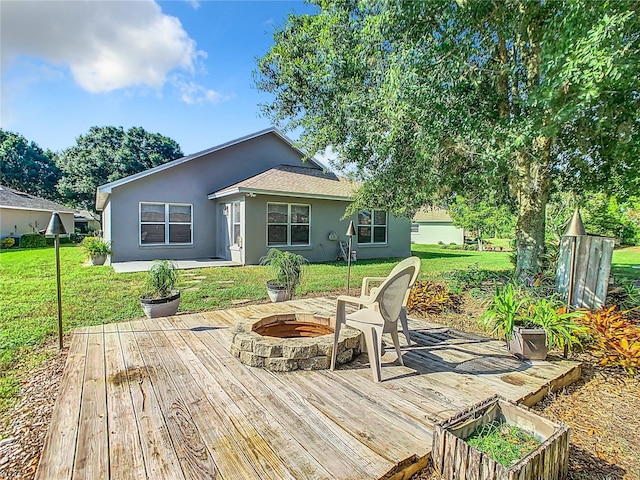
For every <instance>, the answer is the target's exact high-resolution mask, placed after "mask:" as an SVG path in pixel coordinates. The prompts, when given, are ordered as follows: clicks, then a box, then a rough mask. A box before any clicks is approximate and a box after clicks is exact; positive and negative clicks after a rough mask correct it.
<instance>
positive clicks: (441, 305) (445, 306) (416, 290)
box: [407, 280, 462, 316]
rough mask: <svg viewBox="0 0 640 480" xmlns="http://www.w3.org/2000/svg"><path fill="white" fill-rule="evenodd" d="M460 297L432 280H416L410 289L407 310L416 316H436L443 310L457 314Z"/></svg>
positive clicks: (460, 303)
mask: <svg viewBox="0 0 640 480" xmlns="http://www.w3.org/2000/svg"><path fill="white" fill-rule="evenodd" d="M461 305H462V297H461V296H460V295H458V294H457V293H453V292H451V291H450V290H449V289H448V288H447V286H446V285H444V284H442V283H438V282H434V281H433V280H418V281H417V282H416V283H415V284H414V285H413V288H412V289H411V294H410V295H409V300H408V302H407V310H408V311H410V312H411V313H413V314H418V315H422V316H425V315H437V314H439V313H442V312H444V311H445V310H451V311H454V312H457V311H459V310H460V307H461Z"/></svg>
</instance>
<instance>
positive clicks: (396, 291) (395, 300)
mask: <svg viewBox="0 0 640 480" xmlns="http://www.w3.org/2000/svg"><path fill="white" fill-rule="evenodd" d="M412 258H416V257H412ZM407 260H411V259H409V258H408V259H406V260H403V261H402V262H400V263H399V264H398V265H396V267H395V268H394V269H393V270H391V273H389V276H388V277H387V278H386V279H385V281H384V282H382V284H380V286H379V287H378V289H377V291H376V292H375V293H374V296H373V298H372V299H371V300H372V301H374V302H377V303H378V305H379V308H380V314H381V315H382V317H383V318H384V321H385V322H391V323H396V322H397V321H398V317H399V316H400V310H401V309H402V307H403V305H404V301H405V297H406V295H407V291H408V289H409V284H410V283H411V279H412V278H414V276H417V275H416V270H417V268H416V264H415V262H413V261H411V262H408V261H407ZM405 262H406V263H405ZM403 263H404V265H403V266H402V268H398V267H399V266H400V264H403Z"/></svg>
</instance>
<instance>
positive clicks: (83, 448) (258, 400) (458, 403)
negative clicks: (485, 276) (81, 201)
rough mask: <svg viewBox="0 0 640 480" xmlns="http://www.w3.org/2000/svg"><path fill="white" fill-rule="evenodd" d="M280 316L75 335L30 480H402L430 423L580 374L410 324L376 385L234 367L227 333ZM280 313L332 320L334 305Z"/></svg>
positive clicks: (192, 319)
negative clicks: (245, 322) (398, 357)
mask: <svg viewBox="0 0 640 480" xmlns="http://www.w3.org/2000/svg"><path fill="white" fill-rule="evenodd" d="M283 305H284V304H277V305H275V304H265V305H253V306H247V307H242V308H236V309H231V310H224V311H213V312H207V313H203V314H185V315H178V316H175V317H169V318H163V319H159V320H147V319H144V320H135V321H130V322H123V323H118V324H110V325H104V326H97V327H91V328H86V329H81V330H78V331H76V332H75V333H74V335H73V340H72V342H71V346H70V352H69V357H68V360H67V364H66V367H65V371H64V377H63V380H62V385H61V388H60V393H59V396H58V399H57V402H56V407H55V410H54V412H53V418H52V421H51V425H50V427H49V432H48V434H47V438H46V441H45V445H44V448H43V452H42V456H41V459H40V464H39V466H38V471H37V473H36V478H38V479H54V478H55V479H71V478H73V479H92V480H96V479H107V478H112V479H143V478H150V479H154V480H156V479H158V480H159V479H171V480H175V479H182V478H187V479H195V478H203V479H204V478H206V479H210V478H220V479H242V480H244V479H263V480H264V479H278V480H280V479H293V478H296V479H312V478H313V479H317V478H327V479H347V478H351V479H368V478H371V479H377V478H408V476H409V475H410V474H411V472H413V471H416V470H418V469H419V468H421V467H422V466H424V465H425V464H426V461H427V459H428V454H429V452H430V450H431V436H432V432H433V424H434V422H436V421H438V420H440V419H442V418H445V417H448V416H450V415H452V414H453V413H454V412H456V411H458V410H460V409H463V408H465V407H468V406H470V405H471V404H473V403H476V402H478V401H480V400H482V399H485V398H487V397H489V396H491V395H493V394H495V393H499V394H501V395H503V396H505V397H506V398H509V399H512V400H517V401H523V402H524V403H525V404H527V405H531V404H533V403H535V402H536V401H537V400H539V399H540V398H541V397H542V396H543V395H544V394H545V393H546V392H547V391H549V390H550V389H551V390H554V389H556V388H560V387H562V386H564V385H566V384H569V383H571V382H573V381H575V380H576V379H577V378H579V376H580V365H579V364H578V363H575V362H570V361H566V360H561V359H554V360H553V361H551V362H539V363H536V364H535V365H531V364H527V363H521V362H519V361H517V360H515V359H513V358H511V357H510V356H508V355H507V354H506V350H505V347H504V344H503V343H502V342H499V341H495V340H490V339H486V338H483V337H478V336H473V335H468V334H463V333H460V332H456V331H452V330H449V329H447V328H446V327H442V326H435V325H431V324H428V323H425V322H422V321H417V320H411V321H410V329H411V330H412V332H411V334H412V338H413V339H414V340H415V341H416V342H417V344H415V345H414V346H412V347H404V361H405V366H404V367H402V366H400V365H398V364H397V363H395V362H394V360H395V354H394V353H387V354H386V355H385V357H384V358H383V362H385V361H386V362H385V363H383V367H382V376H383V381H382V382H381V383H379V384H376V383H374V382H372V380H371V371H370V369H369V367H368V365H367V364H366V358H365V359H362V361H359V360H356V361H354V362H352V363H350V364H347V365H345V366H343V367H342V368H341V369H339V370H336V371H334V372H330V371H296V372H290V373H274V372H270V371H267V370H263V369H257V368H251V367H247V366H245V365H243V364H241V363H240V362H239V361H238V360H237V359H236V358H235V357H233V356H232V355H231V354H230V353H229V345H230V343H231V338H232V335H233V326H234V324H235V321H236V320H237V319H238V318H243V317H256V316H259V315H267V314H270V313H274V312H275V311H276V310H279V311H282V309H283ZM285 308H286V311H290V312H293V311H307V312H320V313H325V314H327V313H328V314H333V312H335V300H330V299H327V298H315V299H304V300H296V301H292V302H287V304H286V307H285ZM402 340H403V338H402V336H401V341H402ZM388 343H389V342H388ZM365 357H366V356H365ZM361 358H362V357H361Z"/></svg>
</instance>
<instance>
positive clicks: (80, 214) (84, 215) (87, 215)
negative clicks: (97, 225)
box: [73, 209, 100, 222]
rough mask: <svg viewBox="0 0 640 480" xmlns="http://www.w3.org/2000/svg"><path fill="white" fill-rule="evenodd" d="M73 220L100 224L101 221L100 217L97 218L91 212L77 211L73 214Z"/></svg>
mask: <svg viewBox="0 0 640 480" xmlns="http://www.w3.org/2000/svg"><path fill="white" fill-rule="evenodd" d="M73 218H74V219H76V220H87V221H89V222H91V221H94V222H99V221H100V217H99V216H97V215H96V214H95V213H93V212H90V211H89V210H80V209H76V210H75V211H74V212H73Z"/></svg>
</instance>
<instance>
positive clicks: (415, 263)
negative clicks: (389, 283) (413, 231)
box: [389, 256, 420, 307]
mask: <svg viewBox="0 0 640 480" xmlns="http://www.w3.org/2000/svg"><path fill="white" fill-rule="evenodd" d="M410 265H413V266H414V268H415V270H414V271H413V275H412V276H411V280H410V281H409V286H408V287H407V291H406V293H405V296H404V300H403V301H402V306H403V307H406V306H407V301H408V300H409V295H410V294H411V287H413V284H414V283H416V280H417V279H418V275H419V274H420V258H418V257H415V256H414V257H409V258H405V259H404V260H402V261H401V262H400V263H398V264H397V265H396V266H395V267H393V269H392V270H391V272H390V273H389V277H391V276H392V275H395V274H396V273H397V272H400V271H402V270H404V269H405V268H407V267H408V266H410Z"/></svg>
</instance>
